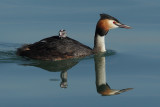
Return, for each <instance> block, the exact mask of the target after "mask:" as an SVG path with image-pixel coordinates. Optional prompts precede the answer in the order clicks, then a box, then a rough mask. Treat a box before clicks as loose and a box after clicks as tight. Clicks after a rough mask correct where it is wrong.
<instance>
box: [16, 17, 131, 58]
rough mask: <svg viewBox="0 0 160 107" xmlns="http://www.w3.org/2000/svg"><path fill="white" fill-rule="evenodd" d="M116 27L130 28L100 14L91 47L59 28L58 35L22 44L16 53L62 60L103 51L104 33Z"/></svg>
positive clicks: (30, 56)
mask: <svg viewBox="0 0 160 107" xmlns="http://www.w3.org/2000/svg"><path fill="white" fill-rule="evenodd" d="M118 27H120V28H126V29H129V28H130V27H129V26H127V25H124V24H121V23H120V22H119V21H118V20H117V19H116V18H114V17H112V16H110V15H108V14H100V19H99V21H98V23H97V25H96V31H95V38H94V48H93V49H91V48H90V47H88V46H86V45H83V44H82V43H80V42H78V41H76V40H74V39H71V38H69V37H66V32H65V30H60V32H59V35H58V36H52V37H49V38H45V39H42V40H40V41H39V42H36V43H34V44H29V45H25V46H22V47H21V48H19V49H18V50H17V55H19V56H25V57H29V58H32V59H38V60H64V59H68V58H77V57H84V56H88V55H92V54H95V53H98V52H105V51H106V49H105V35H106V34H107V33H108V31H109V30H110V29H113V28H118Z"/></svg>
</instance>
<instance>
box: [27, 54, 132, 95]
mask: <svg viewBox="0 0 160 107" xmlns="http://www.w3.org/2000/svg"><path fill="white" fill-rule="evenodd" d="M107 54H108V55H112V54H114V53H113V52H111V53H100V54H97V55H95V56H94V62H95V74H96V88H97V92H98V93H99V94H101V95H103V96H110V95H117V94H120V93H123V92H126V91H129V90H131V89H133V88H125V89H121V90H116V89H111V88H110V86H109V85H108V84H107V83H106V67H105V66H106V63H105V57H106V56H107ZM79 61H80V59H70V60H62V61H36V62H35V63H32V64H25V65H29V66H35V67H39V68H42V69H44V70H47V71H49V72H61V74H60V78H61V82H60V87H61V88H67V87H68V83H67V75H68V73H67V71H68V70H69V69H71V68H72V67H73V66H75V65H76V64H78V62H79ZM50 80H51V81H57V80H55V79H50Z"/></svg>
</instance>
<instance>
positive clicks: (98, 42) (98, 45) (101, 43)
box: [93, 34, 106, 53]
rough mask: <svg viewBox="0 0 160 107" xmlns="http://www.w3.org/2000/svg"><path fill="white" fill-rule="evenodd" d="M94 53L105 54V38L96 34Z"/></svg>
mask: <svg viewBox="0 0 160 107" xmlns="http://www.w3.org/2000/svg"><path fill="white" fill-rule="evenodd" d="M93 50H94V52H95V53H98V52H105V51H106V47H105V36H100V35H99V34H96V35H95V37H94V49H93Z"/></svg>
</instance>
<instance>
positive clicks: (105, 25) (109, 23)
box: [96, 14, 131, 36]
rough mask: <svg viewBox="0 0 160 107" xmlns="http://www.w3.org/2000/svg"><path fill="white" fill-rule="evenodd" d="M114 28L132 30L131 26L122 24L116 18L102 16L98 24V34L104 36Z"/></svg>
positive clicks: (106, 15)
mask: <svg viewBox="0 0 160 107" xmlns="http://www.w3.org/2000/svg"><path fill="white" fill-rule="evenodd" d="M114 28H126V29H130V28H131V27H130V26H127V25H125V24H122V23H120V21H119V20H117V19H116V18H114V17H112V16H110V15H108V14H100V20H99V21H98V23H97V27H96V32H97V33H98V34H99V35H101V36H104V35H106V34H107V32H108V31H109V30H110V29H114Z"/></svg>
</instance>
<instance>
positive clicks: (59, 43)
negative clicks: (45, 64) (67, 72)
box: [17, 36, 93, 60]
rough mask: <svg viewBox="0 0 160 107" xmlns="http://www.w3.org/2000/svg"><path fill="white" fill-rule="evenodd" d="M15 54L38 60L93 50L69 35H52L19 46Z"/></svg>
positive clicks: (59, 57) (81, 54) (89, 53)
mask: <svg viewBox="0 0 160 107" xmlns="http://www.w3.org/2000/svg"><path fill="white" fill-rule="evenodd" d="M17 54H18V55H19V56H25V57H29V58H32V59H38V60H64V59H68V58H77V57H84V56H87V55H91V54H93V52H92V49H91V48H90V47H88V46H86V45H83V44H82V43H80V42H78V41H76V40H74V39H71V38H69V37H65V38H63V39H61V38H60V37H59V36H52V37H49V38H46V39H42V40H41V41H39V42H36V43H34V44H30V45H26V46H23V47H22V48H19V49H18V51H17Z"/></svg>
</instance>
